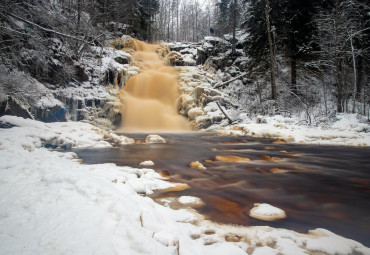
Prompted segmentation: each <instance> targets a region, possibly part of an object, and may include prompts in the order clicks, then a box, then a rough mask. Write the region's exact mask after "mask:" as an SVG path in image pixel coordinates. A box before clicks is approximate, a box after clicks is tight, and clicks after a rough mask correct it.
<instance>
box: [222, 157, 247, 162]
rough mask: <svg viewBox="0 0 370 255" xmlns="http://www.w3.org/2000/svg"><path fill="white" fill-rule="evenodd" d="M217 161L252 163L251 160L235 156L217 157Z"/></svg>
mask: <svg viewBox="0 0 370 255" xmlns="http://www.w3.org/2000/svg"><path fill="white" fill-rule="evenodd" d="M216 160H218V161H223V162H249V161H251V160H250V159H249V158H245V157H239V156H234V155H222V156H221V155H219V156H216Z"/></svg>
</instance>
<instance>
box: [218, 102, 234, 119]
mask: <svg viewBox="0 0 370 255" xmlns="http://www.w3.org/2000/svg"><path fill="white" fill-rule="evenodd" d="M216 104H217V106H218V108H220V110H221V112H222V113H223V114H224V115H225V117H226V118H227V119H228V120H229V124H231V123H233V122H234V121H233V120H232V119H231V118H230V117H229V115H227V113H226V112H225V111H224V109H222V107H221V105H220V102H219V101H216Z"/></svg>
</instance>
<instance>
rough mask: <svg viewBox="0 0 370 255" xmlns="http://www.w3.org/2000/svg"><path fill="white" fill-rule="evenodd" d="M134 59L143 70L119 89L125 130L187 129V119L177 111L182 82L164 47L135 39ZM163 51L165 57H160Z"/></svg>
mask: <svg viewBox="0 0 370 255" xmlns="http://www.w3.org/2000/svg"><path fill="white" fill-rule="evenodd" d="M133 42H134V50H135V51H134V52H133V58H134V60H135V65H137V66H138V67H139V68H140V73H139V74H138V75H136V76H133V77H131V78H130V79H129V80H128V81H127V82H126V85H125V86H124V87H122V89H121V91H120V99H121V102H122V109H121V113H122V125H121V129H122V130H123V131H129V132H132V131H187V130H190V127H189V124H188V122H187V120H186V119H185V118H184V117H182V116H180V115H179V114H178V112H177V99H178V97H179V82H178V77H177V73H176V70H175V68H174V67H172V66H167V65H166V64H165V62H164V60H163V59H162V58H161V57H163V54H164V52H166V51H165V48H164V47H163V46H161V45H160V44H148V43H144V42H141V41H139V40H135V39H133ZM160 54H162V56H160Z"/></svg>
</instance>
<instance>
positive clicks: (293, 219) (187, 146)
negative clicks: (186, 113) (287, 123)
mask: <svg viewBox="0 0 370 255" xmlns="http://www.w3.org/2000/svg"><path fill="white" fill-rule="evenodd" d="M161 135H162V136H163V137H164V138H166V139H167V143H166V144H142V143H138V144H132V145H124V146H121V147H118V148H110V149H84V150H77V151H76V153H77V154H78V156H79V157H80V158H81V159H83V160H84V163H86V164H95V163H105V162H111V163H116V164H117V165H121V166H132V167H139V163H140V162H142V161H144V160H153V161H154V162H155V166H154V167H153V168H154V169H155V170H157V171H159V172H162V173H163V172H165V173H167V174H170V180H171V181H174V182H182V183H187V184H188V185H189V186H190V187H191V188H190V189H187V190H183V191H177V192H174V191H172V192H161V191H158V192H155V195H154V196H153V198H154V199H157V200H159V199H160V198H164V197H179V196H183V195H190V196H196V197H199V198H201V199H202V200H203V201H204V202H205V205H204V206H202V207H200V208H197V210H198V211H199V212H200V213H202V214H204V215H206V216H207V217H208V218H209V219H211V220H213V221H215V222H220V223H231V224H240V225H245V226H255V225H268V226H272V227H277V228H287V229H291V230H296V231H299V232H305V231H307V230H309V229H315V228H325V229H328V230H330V231H333V232H334V233H337V234H339V235H342V236H344V237H347V238H351V239H354V240H357V241H360V242H361V243H363V244H364V245H366V246H369V245H370V213H369V212H370V159H369V155H370V148H354V147H343V146H314V145H295V144H284V143H276V142H274V141H273V140H270V139H254V138H248V137H221V136H217V135H215V134H210V133H187V134H161ZM128 136H129V137H132V138H135V139H136V140H141V141H143V140H145V136H146V135H144V134H128ZM218 155H232V156H240V157H246V158H249V159H250V162H224V161H218V160H216V156H218ZM197 160H198V161H200V162H202V163H203V164H204V166H205V167H207V170H198V169H193V168H190V167H189V166H188V165H189V163H190V162H192V161H197ZM254 203H269V204H271V205H274V206H277V207H279V208H281V209H283V210H285V212H286V214H287V216H288V217H287V218H286V219H283V220H279V221H275V222H265V221H261V220H257V219H253V218H251V217H249V216H248V212H249V210H250V209H251V208H252V207H253V204H254Z"/></svg>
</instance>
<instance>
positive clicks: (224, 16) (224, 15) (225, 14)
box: [216, 0, 231, 36]
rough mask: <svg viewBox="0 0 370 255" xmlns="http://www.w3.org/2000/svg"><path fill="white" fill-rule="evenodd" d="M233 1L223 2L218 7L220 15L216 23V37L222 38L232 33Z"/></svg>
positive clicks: (222, 0) (224, 0)
mask: <svg viewBox="0 0 370 255" xmlns="http://www.w3.org/2000/svg"><path fill="white" fill-rule="evenodd" d="M230 4H231V0H221V1H220V2H219V3H217V4H216V5H217V6H218V8H219V13H218V16H217V21H216V35H218V36H222V35H224V34H227V33H230V32H231V26H230V24H231V20H230V12H231V8H230Z"/></svg>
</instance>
